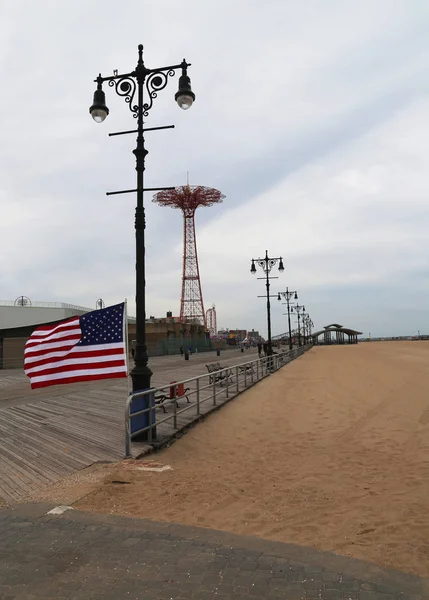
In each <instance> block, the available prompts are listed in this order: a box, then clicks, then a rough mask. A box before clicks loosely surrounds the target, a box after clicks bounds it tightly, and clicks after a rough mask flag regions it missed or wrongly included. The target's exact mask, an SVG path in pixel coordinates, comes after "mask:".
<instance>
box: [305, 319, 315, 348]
mask: <svg viewBox="0 0 429 600" xmlns="http://www.w3.org/2000/svg"><path fill="white" fill-rule="evenodd" d="M303 322H304V325H305V329H306V338H307V339H306V342H308V341H310V340H311V329H312V327H313V325H314V323H313V321H312V320H311V318H310V315H309V314H308V313H305V314H304V316H303Z"/></svg>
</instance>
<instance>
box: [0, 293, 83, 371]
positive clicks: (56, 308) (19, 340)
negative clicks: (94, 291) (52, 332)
mask: <svg viewBox="0 0 429 600" xmlns="http://www.w3.org/2000/svg"><path fill="white" fill-rule="evenodd" d="M91 310H94V309H92V308H85V307H84V306H76V305H74V304H65V303H62V302H31V301H30V300H29V299H28V298H25V297H23V296H21V297H20V298H18V299H17V300H15V302H8V301H5V302H0V368H1V369H11V368H16V367H22V366H23V364H24V346H25V342H26V341H27V340H28V338H29V337H30V335H31V334H32V333H33V331H34V330H35V329H36V328H37V327H38V326H39V325H44V324H50V323H52V324H54V323H57V322H58V321H63V320H64V319H70V318H71V317H76V316H81V315H84V314H85V313H87V312H90V311H91Z"/></svg>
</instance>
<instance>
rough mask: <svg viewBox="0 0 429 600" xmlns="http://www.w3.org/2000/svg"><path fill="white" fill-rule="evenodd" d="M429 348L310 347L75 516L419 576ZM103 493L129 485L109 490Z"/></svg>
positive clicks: (427, 548) (428, 454)
mask: <svg viewBox="0 0 429 600" xmlns="http://www.w3.org/2000/svg"><path fill="white" fill-rule="evenodd" d="M428 390H429V343H428V342H383V343H376V342H374V343H361V344H359V345H356V346H342V347H341V346H332V347H315V348H313V349H312V350H311V351H309V352H308V353H307V354H306V355H304V356H303V357H301V358H299V359H298V360H296V361H294V362H293V363H291V364H290V365H288V366H287V367H285V368H283V369H282V370H280V371H279V372H277V373H276V374H274V375H272V376H271V377H270V378H268V379H267V380H264V381H263V382H261V383H259V384H258V385H256V386H255V387H254V388H253V389H251V390H249V391H247V392H246V393H244V394H242V395H241V396H240V397H239V398H237V399H235V400H234V401H233V402H231V403H230V404H229V405H227V406H226V407H224V408H222V410H220V411H219V412H218V413H216V414H214V415H212V416H211V417H209V418H208V419H207V420H206V421H205V422H204V423H202V424H200V425H198V426H197V427H195V428H194V429H192V430H191V431H189V432H188V433H187V434H186V435H185V436H184V437H183V438H182V439H180V440H179V441H177V442H176V443H175V444H174V445H172V446H171V447H170V448H168V449H166V450H164V451H162V452H160V453H159V454H156V455H152V456H151V457H150V458H149V459H148V462H149V461H150V460H152V461H153V460H155V461H157V462H159V463H160V464H162V465H169V466H171V467H172V470H166V471H163V472H143V471H136V470H135V468H133V464H128V465H127V462H126V461H125V462H124V463H121V464H119V465H117V466H115V467H113V468H112V467H108V468H106V469H105V471H104V475H103V477H104V478H105V480H104V483H102V484H101V485H100V486H96V489H93V491H91V492H90V493H89V494H87V495H86V496H84V497H83V498H82V499H81V500H79V501H78V502H77V503H76V504H75V507H76V508H82V509H86V510H94V511H103V512H108V513H118V514H123V515H134V516H141V517H145V518H149V519H156V520H166V521H173V522H177V523H185V524H192V525H198V526H203V527H209V528H215V529H223V530H228V531H231V532H235V533H240V534H247V535H253V536H259V537H262V538H267V539H270V540H278V541H283V542H289V543H295V544H300V545H304V546H312V547H315V548H318V549H322V550H330V551H334V552H336V553H339V554H343V555H350V556H353V557H357V558H362V559H366V560H370V561H373V562H375V563H377V564H379V565H383V566H390V567H395V568H398V569H402V570H405V571H408V572H412V573H416V574H418V575H421V576H424V577H428V576H429V517H428V515H429V394H428ZM112 481H125V482H129V483H130V485H125V484H123V485H119V484H118V483H111V482H112Z"/></svg>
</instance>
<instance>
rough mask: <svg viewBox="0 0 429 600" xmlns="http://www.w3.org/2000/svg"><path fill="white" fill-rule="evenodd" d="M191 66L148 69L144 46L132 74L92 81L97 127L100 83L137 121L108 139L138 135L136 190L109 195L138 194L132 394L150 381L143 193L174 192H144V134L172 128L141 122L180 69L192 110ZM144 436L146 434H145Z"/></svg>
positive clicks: (183, 98)
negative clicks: (129, 128)
mask: <svg viewBox="0 0 429 600" xmlns="http://www.w3.org/2000/svg"><path fill="white" fill-rule="evenodd" d="M189 66H190V64H189V63H187V62H186V60H185V59H183V61H182V62H181V63H180V64H177V65H171V66H167V67H157V68H156V69H147V68H146V67H145V65H144V62H143V46H142V44H140V45H139V47H138V61H137V66H136V68H135V69H134V70H133V71H130V72H129V73H124V74H118V72H117V71H114V72H113V73H114V74H113V75H111V76H109V77H102V76H101V74H100V75H99V76H98V77H97V79H95V82H96V84H97V89H96V91H95V92H94V101H93V104H92V106H91V108H90V109H89V112H90V113H91V116H92V118H93V119H94V121H95V122H96V123H102V122H103V121H104V119H105V118H106V117H107V115H108V114H109V109H108V108H107V106H106V98H105V94H104V91H103V89H102V84H103V82H105V81H107V82H108V85H109V86H110V87H114V88H115V91H116V93H117V94H118V95H119V96H122V97H123V98H124V99H125V102H126V103H127V104H128V106H129V109H130V111H131V112H132V114H133V117H134V118H135V119H136V121H137V129H132V130H130V131H120V132H117V133H110V134H109V135H111V136H112V135H124V134H128V133H137V146H136V148H135V149H134V150H133V154H134V155H135V157H136V171H137V187H136V188H134V189H130V190H122V191H118V192H108V193H107V195H108V196H109V195H112V194H127V193H134V192H136V193H137V206H136V214H135V232H136V347H135V356H134V363H135V366H134V368H133V369H132V370H131V373H130V375H131V378H132V382H133V391H134V392H135V391H139V390H144V389H147V388H150V379H151V375H152V371H151V370H150V368H149V367H148V355H147V347H146V325H145V321H146V313H145V311H146V307H145V302H146V300H145V233H144V230H145V227H146V224H145V212H144V205H143V192H145V191H156V190H163V189H164V190H165V189H173V188H165V187H164V188H145V187H144V186H143V173H144V170H145V158H146V155H147V154H148V151H147V150H146V148H145V143H144V137H143V133H144V131H153V130H157V129H171V128H172V127H174V125H167V126H164V127H146V128H144V127H143V119H144V118H145V117H147V116H148V115H149V110H150V109H151V108H152V105H153V100H154V98H156V97H157V95H158V92H160V91H161V90H163V89H164V88H165V87H166V85H167V83H168V81H169V77H173V76H174V75H175V72H176V70H178V69H181V70H182V74H181V76H180V78H179V89H178V91H177V92H176V94H175V100H176V102H177V104H178V105H179V106H180V108H183V109H184V110H187V109H188V108H190V107H191V106H192V103H193V102H194V100H195V94H194V93H193V91H192V89H191V81H190V79H189V77H188V74H187V69H188V67H189ZM144 90H146V92H145V93H146V95H147V96H146V102H144V99H143V96H144ZM136 92H137V104H134V98H135V95H136ZM146 433H147V432H146Z"/></svg>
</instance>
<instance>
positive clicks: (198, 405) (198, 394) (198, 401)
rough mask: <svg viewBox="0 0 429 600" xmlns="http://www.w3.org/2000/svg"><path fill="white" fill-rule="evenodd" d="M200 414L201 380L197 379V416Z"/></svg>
mask: <svg viewBox="0 0 429 600" xmlns="http://www.w3.org/2000/svg"><path fill="white" fill-rule="evenodd" d="M199 414H200V380H199V379H197V415H198V416H199Z"/></svg>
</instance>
